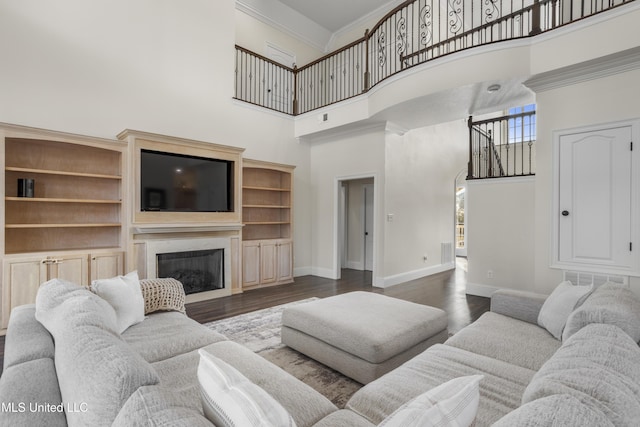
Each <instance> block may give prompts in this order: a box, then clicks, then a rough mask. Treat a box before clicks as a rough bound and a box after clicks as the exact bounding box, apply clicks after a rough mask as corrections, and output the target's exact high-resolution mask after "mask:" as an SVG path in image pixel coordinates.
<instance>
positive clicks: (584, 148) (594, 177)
mask: <svg viewBox="0 0 640 427" xmlns="http://www.w3.org/2000/svg"><path fill="white" fill-rule="evenodd" d="M630 141H631V127H630V126H624V127H618V128H609V129H601V130H596V131H590V132H584V133H575V134H568V135H563V136H561V137H560V163H559V164H560V170H559V177H560V183H559V212H556V213H555V214H556V215H559V222H558V223H559V230H558V231H559V233H558V237H559V241H558V245H559V248H558V249H559V250H558V254H559V261H560V262H565V263H567V262H568V263H584V264H598V265H609V266H616V267H624V268H629V267H631V265H632V258H631V252H630V248H629V243H630V242H631V241H632V237H631V172H632V170H631V151H630Z"/></svg>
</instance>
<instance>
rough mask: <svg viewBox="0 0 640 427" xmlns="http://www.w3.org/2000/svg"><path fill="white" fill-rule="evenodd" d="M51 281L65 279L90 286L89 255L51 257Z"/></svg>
mask: <svg viewBox="0 0 640 427" xmlns="http://www.w3.org/2000/svg"><path fill="white" fill-rule="evenodd" d="M49 258H51V259H52V260H53V262H51V263H50V264H49V279H56V278H57V279H63V280H67V281H69V282H72V283H76V284H78V285H82V286H89V256H88V255H87V254H78V255H63V256H55V257H49Z"/></svg>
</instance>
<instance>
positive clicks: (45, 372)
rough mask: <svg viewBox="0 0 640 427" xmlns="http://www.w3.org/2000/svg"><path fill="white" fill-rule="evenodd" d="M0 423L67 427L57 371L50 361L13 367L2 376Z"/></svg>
mask: <svg viewBox="0 0 640 427" xmlns="http://www.w3.org/2000/svg"><path fill="white" fill-rule="evenodd" d="M0 402H1V403H2V405H3V406H2V411H0V424H1V425H3V426H47V427H57V426H66V425H67V420H66V417H65V414H64V412H63V409H64V406H63V405H62V397H61V396H60V389H59V388H58V379H57V377H56V368H55V366H54V365H53V360H51V359H49V358H45V359H36V360H31V361H28V362H24V363H20V364H16V365H13V366H11V367H9V368H7V369H6V370H4V372H3V373H2V377H0Z"/></svg>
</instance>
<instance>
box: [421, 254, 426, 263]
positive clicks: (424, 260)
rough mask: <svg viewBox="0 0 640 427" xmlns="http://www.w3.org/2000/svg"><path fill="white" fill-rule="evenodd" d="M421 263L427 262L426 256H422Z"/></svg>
mask: <svg viewBox="0 0 640 427" xmlns="http://www.w3.org/2000/svg"><path fill="white" fill-rule="evenodd" d="M422 261H423V262H427V254H424V255H422Z"/></svg>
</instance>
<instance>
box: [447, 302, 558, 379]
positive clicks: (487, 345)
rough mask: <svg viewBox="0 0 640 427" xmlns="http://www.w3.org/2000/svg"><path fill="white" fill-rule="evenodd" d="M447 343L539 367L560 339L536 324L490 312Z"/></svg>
mask: <svg viewBox="0 0 640 427" xmlns="http://www.w3.org/2000/svg"><path fill="white" fill-rule="evenodd" d="M445 344H447V345H451V346H454V347H458V348H461V349H464V350H467V351H470V352H472V353H478V354H482V355H484V356H488V357H491V358H494V359H498V360H502V361H505V362H508V363H511V364H514V365H517V366H521V367H523V368H527V369H532V370H534V371H537V370H538V369H540V367H541V366H542V364H543V363H544V362H546V361H547V359H549V358H550V357H551V356H552V355H553V353H555V352H556V350H557V349H558V348H560V344H561V343H560V341H558V340H557V339H555V338H553V337H552V336H551V335H550V334H549V333H548V332H547V331H546V329H544V328H541V327H539V326H538V325H536V324H532V323H528V322H524V321H522V320H516V319H513V318H511V317H507V316H503V315H501V314H497V313H492V312H487V313H484V314H483V315H482V316H480V318H479V319H478V320H476V321H475V322H473V323H472V324H470V325H469V326H467V327H465V328H464V329H462V330H461V331H460V332H458V333H456V334H455V335H453V336H452V337H451V338H449V339H448V340H447V341H446V342H445Z"/></svg>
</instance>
